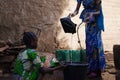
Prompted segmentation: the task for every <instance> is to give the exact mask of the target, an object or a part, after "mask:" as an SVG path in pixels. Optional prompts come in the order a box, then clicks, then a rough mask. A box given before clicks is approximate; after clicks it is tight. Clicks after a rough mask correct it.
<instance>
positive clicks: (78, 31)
mask: <svg viewBox="0 0 120 80" xmlns="http://www.w3.org/2000/svg"><path fill="white" fill-rule="evenodd" d="M82 23H83V22H81V23H80V24H79V25H78V27H77V37H78V43H79V46H80V49H82V46H81V41H80V37H79V28H80V26H81V24H82Z"/></svg>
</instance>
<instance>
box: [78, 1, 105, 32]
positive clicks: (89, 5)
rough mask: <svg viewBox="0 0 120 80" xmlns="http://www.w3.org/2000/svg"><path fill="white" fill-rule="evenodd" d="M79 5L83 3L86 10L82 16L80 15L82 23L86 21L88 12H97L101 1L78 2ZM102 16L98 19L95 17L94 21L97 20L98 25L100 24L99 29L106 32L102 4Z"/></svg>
mask: <svg viewBox="0 0 120 80" xmlns="http://www.w3.org/2000/svg"><path fill="white" fill-rule="evenodd" d="M77 2H78V3H82V4H83V6H84V10H83V11H82V13H81V15H80V19H82V21H84V18H85V17H87V14H86V13H87V12H95V11H96V7H97V6H98V5H99V4H100V3H101V0H77ZM96 3H97V4H98V5H97V4H96ZM100 7H101V8H100V15H99V16H97V18H96V17H93V19H92V20H93V21H94V20H95V19H96V20H95V21H96V23H97V24H98V27H99V29H101V30H103V31H104V16H103V12H102V6H101V4H100Z"/></svg>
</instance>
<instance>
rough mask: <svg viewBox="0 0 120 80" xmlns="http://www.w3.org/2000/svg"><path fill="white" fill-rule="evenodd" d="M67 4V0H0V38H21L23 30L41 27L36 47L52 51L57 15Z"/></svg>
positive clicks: (54, 47)
mask: <svg viewBox="0 0 120 80" xmlns="http://www.w3.org/2000/svg"><path fill="white" fill-rule="evenodd" d="M66 6H67V0H11V1H9V0H0V36H1V37H0V39H1V40H5V41H6V40H7V39H12V40H13V42H14V41H17V40H19V39H21V38H22V33H23V32H24V31H33V32H35V33H37V29H35V28H33V27H37V28H40V29H41V35H40V36H39V46H38V49H39V50H41V51H50V52H53V51H54V50H55V49H56V44H57V43H56V42H57V41H56V40H57V39H56V36H57V31H58V30H57V27H58V22H59V17H60V16H61V14H62V12H63V10H64V9H65V7H66Z"/></svg>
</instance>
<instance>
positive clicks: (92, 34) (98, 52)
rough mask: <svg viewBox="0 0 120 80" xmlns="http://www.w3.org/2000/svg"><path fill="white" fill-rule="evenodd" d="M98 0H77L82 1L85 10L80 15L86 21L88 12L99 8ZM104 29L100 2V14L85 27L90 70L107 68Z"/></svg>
mask: <svg viewBox="0 0 120 80" xmlns="http://www.w3.org/2000/svg"><path fill="white" fill-rule="evenodd" d="M96 1H99V0H77V2H78V3H82V4H83V6H84V10H83V11H82V13H81V15H80V19H82V21H84V19H85V17H87V16H88V14H87V12H95V11H96V8H97V4H96ZM102 30H103V31H104V23H103V13H102V7H101V4H100V14H99V15H98V16H94V17H93V18H92V19H91V20H90V21H89V23H88V24H87V26H86V28H85V32H86V53H87V55H88V63H89V66H88V70H89V71H96V70H100V69H104V68H105V56H104V49H103V43H102V38H101V31H102Z"/></svg>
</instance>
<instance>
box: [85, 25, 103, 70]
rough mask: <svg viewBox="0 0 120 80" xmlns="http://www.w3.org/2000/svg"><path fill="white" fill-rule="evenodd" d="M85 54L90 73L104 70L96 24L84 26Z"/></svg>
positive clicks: (101, 44) (101, 47)
mask: <svg viewBox="0 0 120 80" xmlns="http://www.w3.org/2000/svg"><path fill="white" fill-rule="evenodd" d="M86 53H87V55H88V63H89V66H88V69H89V70H90V71H95V70H98V69H104V68H105V56H104V49H103V43H102V39H101V30H100V29H99V27H98V25H97V24H96V23H94V24H88V26H86Z"/></svg>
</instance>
